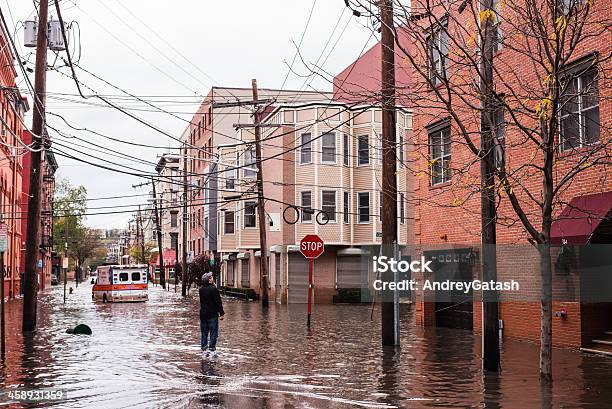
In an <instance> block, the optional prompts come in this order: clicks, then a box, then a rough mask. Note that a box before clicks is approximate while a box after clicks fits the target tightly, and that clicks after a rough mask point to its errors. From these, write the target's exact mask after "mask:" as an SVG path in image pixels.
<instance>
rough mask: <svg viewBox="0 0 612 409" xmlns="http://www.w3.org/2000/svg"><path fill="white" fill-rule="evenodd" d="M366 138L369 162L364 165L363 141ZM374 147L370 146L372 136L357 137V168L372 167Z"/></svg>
mask: <svg viewBox="0 0 612 409" xmlns="http://www.w3.org/2000/svg"><path fill="white" fill-rule="evenodd" d="M364 138H365V141H366V145H367V147H368V154H367V162H365V163H362V162H361V150H362V149H361V146H360V144H361V141H362V140H363V139H364ZM371 147H372V145H371V144H370V135H367V134H366V135H359V136H358V137H357V166H358V167H359V166H369V165H370V150H371V149H370V148H371Z"/></svg>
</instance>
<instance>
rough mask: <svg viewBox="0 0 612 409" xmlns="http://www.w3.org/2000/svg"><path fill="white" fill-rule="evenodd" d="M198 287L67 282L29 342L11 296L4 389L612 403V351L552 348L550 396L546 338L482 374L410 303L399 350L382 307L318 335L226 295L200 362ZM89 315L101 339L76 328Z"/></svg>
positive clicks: (320, 312) (402, 403)
mask: <svg viewBox="0 0 612 409" xmlns="http://www.w3.org/2000/svg"><path fill="white" fill-rule="evenodd" d="M196 297H197V294H196V292H195V291H193V292H192V297H190V298H187V299H183V298H182V297H181V296H180V290H179V293H176V294H175V293H174V292H162V291H161V289H160V288H159V287H150V301H149V302H147V303H144V304H114V305H113V304H101V303H99V304H98V303H96V304H94V303H92V301H91V287H90V285H89V284H83V285H82V286H79V288H78V289H77V290H76V291H75V293H74V294H72V295H70V296H69V298H68V302H67V304H66V305H64V304H63V303H62V289H61V288H60V287H56V288H53V289H51V290H50V291H48V292H45V293H42V294H41V297H40V301H39V330H38V331H37V333H36V334H35V335H34V336H33V337H27V338H23V336H22V335H21V334H20V323H21V318H20V317H21V301H11V302H10V303H8V310H7V313H8V315H9V318H8V331H9V334H8V339H7V349H8V358H7V363H6V367H5V368H4V369H3V372H2V385H3V387H6V386H7V385H10V386H14V385H20V386H21V387H24V388H62V389H64V390H66V391H67V392H68V400H66V401H63V402H55V403H44V404H43V403H41V404H39V405H38V407H51V406H54V405H55V407H62V408H65V407H75V408H82V407H97V408H102V407H104V408H124V407H132V408H150V407H171V408H192V407H193V408H196V407H197V408H199V407H213V408H214V407H221V408H291V407H307V408H355V407H365V408H386V407H448V406H462V407H474V406H480V407H484V406H486V407H511V408H512V407H547V406H550V407H604V406H607V405H609V402H611V401H612V359H606V358H602V357H598V356H591V355H585V354H581V353H578V352H574V351H564V350H555V356H554V362H555V372H554V373H555V377H556V381H555V383H554V387H553V390H552V391H548V392H546V391H544V392H543V391H541V390H540V385H539V382H538V368H537V365H538V348H537V347H536V346H535V345H532V344H528V343H524V342H512V341H506V342H505V343H504V345H503V372H502V374H501V375H500V376H487V377H486V378H483V375H482V372H481V370H480V357H479V355H480V344H479V343H480V340H479V338H478V337H475V336H473V335H472V333H471V332H467V331H459V330H444V329H428V330H425V331H424V330H421V329H416V328H414V326H413V325H412V310H411V307H410V306H405V309H404V310H403V311H402V319H403V323H404V326H403V328H402V347H401V350H399V351H398V352H396V351H394V350H385V351H383V350H382V348H381V346H380V341H379V333H380V325H379V322H378V316H379V313H378V311H375V315H374V317H375V320H374V321H373V322H371V321H370V308H369V307H368V306H367V305H363V306H361V305H345V306H331V305H316V306H315V308H314V315H313V326H312V330H311V331H310V332H308V331H307V329H306V325H305V324H306V322H305V319H306V314H305V312H306V308H305V306H289V308H287V307H286V306H274V305H272V306H271V308H270V310H269V311H268V312H266V313H264V312H262V309H261V306H260V305H259V304H257V303H246V302H243V301H238V300H232V299H224V303H225V311H226V319H225V320H224V321H222V322H221V325H220V339H219V348H218V350H219V358H218V359H217V360H216V361H211V360H208V359H204V360H203V359H202V358H201V355H200V350H199V322H198V304H197V298H196ZM15 323H18V325H17V327H16V326H15ZM78 323H86V324H88V325H89V326H90V327H91V328H92V330H93V335H92V336H74V335H69V334H67V333H66V332H65V331H66V329H68V328H72V327H74V326H75V325H76V324H78ZM543 396H544V398H542V397H543ZM0 405H2V403H0ZM5 405H6V403H5ZM14 407H17V406H14ZM28 407H34V406H28Z"/></svg>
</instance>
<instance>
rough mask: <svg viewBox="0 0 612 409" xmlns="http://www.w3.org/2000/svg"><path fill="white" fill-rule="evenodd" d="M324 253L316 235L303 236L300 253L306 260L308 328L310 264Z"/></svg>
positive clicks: (310, 290) (310, 298)
mask: <svg viewBox="0 0 612 409" xmlns="http://www.w3.org/2000/svg"><path fill="white" fill-rule="evenodd" d="M323 251H325V245H324V244H323V240H321V238H320V237H319V236H317V235H316V234H309V235H307V236H304V238H303V239H302V241H300V252H301V253H302V255H303V256H304V257H306V258H307V259H308V264H309V266H308V319H307V321H306V325H308V328H310V312H311V309H312V263H313V261H314V260H315V259H316V258H319V257H320V256H321V254H323Z"/></svg>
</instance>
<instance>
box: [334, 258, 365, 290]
mask: <svg viewBox="0 0 612 409" xmlns="http://www.w3.org/2000/svg"><path fill="white" fill-rule="evenodd" d="M336 260H337V262H336V263H337V264H336V265H337V270H336V271H337V277H336V281H337V285H338V288H361V268H362V267H361V256H343V257H338V258H337V259H336Z"/></svg>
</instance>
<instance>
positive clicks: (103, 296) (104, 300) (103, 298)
mask: <svg viewBox="0 0 612 409" xmlns="http://www.w3.org/2000/svg"><path fill="white" fill-rule="evenodd" d="M102 302H103V303H105V304H106V303H107V302H108V298H106V294H104V295H102Z"/></svg>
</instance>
